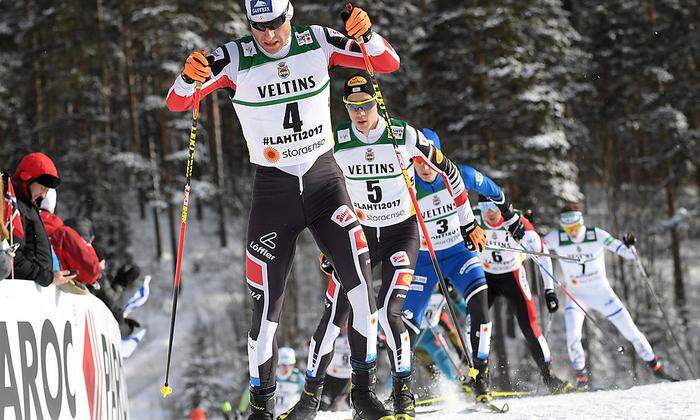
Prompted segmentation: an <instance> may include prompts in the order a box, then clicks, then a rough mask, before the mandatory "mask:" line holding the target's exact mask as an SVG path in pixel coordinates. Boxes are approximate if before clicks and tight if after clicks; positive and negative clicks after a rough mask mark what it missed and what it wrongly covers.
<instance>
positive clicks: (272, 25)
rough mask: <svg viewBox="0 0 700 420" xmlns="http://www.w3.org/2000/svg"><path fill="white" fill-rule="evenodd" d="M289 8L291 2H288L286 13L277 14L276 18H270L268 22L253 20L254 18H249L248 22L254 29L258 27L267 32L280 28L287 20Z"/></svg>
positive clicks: (259, 29)
mask: <svg viewBox="0 0 700 420" xmlns="http://www.w3.org/2000/svg"><path fill="white" fill-rule="evenodd" d="M288 10H289V4H287V9H285V11H284V13H282V14H281V15H279V16H277V17H276V18H274V19H272V20H269V21H267V22H253V21H252V20H250V19H248V22H249V23H250V26H251V27H252V28H253V29H257V30H258V31H261V32H265V31H266V30H268V29H271V30H273V31H274V30H275V29H277V28H279V27H280V26H282V25H284V22H286V21H287V11H288Z"/></svg>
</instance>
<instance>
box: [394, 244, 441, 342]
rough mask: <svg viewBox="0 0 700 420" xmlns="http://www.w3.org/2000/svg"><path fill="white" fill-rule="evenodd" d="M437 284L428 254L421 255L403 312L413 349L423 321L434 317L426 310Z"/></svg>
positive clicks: (419, 255) (422, 253)
mask: <svg viewBox="0 0 700 420" xmlns="http://www.w3.org/2000/svg"><path fill="white" fill-rule="evenodd" d="M437 282H438V279H437V275H436V274H435V270H434V269H433V265H432V263H431V262H430V257H429V256H428V253H427V252H421V253H419V254H418V262H417V263H416V268H415V271H414V273H413V281H411V286H410V287H409V290H408V293H407V294H406V300H405V301H404V303H403V312H402V314H403V321H404V324H406V329H407V330H408V332H409V334H410V335H411V343H412V344H411V348H413V345H414V344H416V338H417V337H418V336H419V335H420V333H421V329H422V325H423V319H424V318H425V317H426V316H429V317H431V316H432V315H434V314H432V313H430V314H426V309H427V308H428V304H429V303H430V297H431V296H432V295H433V292H434V291H435V285H437ZM426 334H428V333H426Z"/></svg>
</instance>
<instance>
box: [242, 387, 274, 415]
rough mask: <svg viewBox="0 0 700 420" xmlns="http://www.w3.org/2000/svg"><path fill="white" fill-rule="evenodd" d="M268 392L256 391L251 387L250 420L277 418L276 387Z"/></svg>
mask: <svg viewBox="0 0 700 420" xmlns="http://www.w3.org/2000/svg"><path fill="white" fill-rule="evenodd" d="M265 391H267V392H260V391H257V392H256V391H255V390H254V389H253V387H250V415H249V416H248V420H273V419H274V418H275V387H271V388H268V389H266V390H265Z"/></svg>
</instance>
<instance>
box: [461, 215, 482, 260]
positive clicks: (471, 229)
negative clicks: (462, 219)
mask: <svg viewBox="0 0 700 420" xmlns="http://www.w3.org/2000/svg"><path fill="white" fill-rule="evenodd" d="M460 230H461V232H462V238H463V239H464V244H465V245H466V246H467V249H468V250H470V251H479V252H481V251H483V250H484V249H485V248H486V234H485V233H484V230H483V229H482V228H481V227H480V226H479V225H477V224H476V222H475V221H474V222H471V223H469V224H468V225H466V226H461V227H460Z"/></svg>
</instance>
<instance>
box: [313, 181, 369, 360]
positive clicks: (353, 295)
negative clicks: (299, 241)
mask: <svg viewBox="0 0 700 420" xmlns="http://www.w3.org/2000/svg"><path fill="white" fill-rule="evenodd" d="M331 181H332V180H331ZM329 182H330V181H329ZM343 196H344V197H343ZM343 198H345V200H343ZM326 199H327V200H329V201H330V197H327V198H326ZM333 202H334V204H335V210H332V211H330V212H328V213H329V214H327V215H326V216H325V217H319V218H317V219H316V220H315V221H314V222H313V223H312V224H311V226H310V227H309V229H310V230H311V233H312V234H313V235H314V237H315V239H316V242H317V244H318V245H319V248H321V250H322V251H323V252H324V253H325V254H326V257H328V259H329V260H330V261H331V262H332V263H333V269H334V273H335V275H336V278H337V279H338V280H339V281H340V283H341V285H342V288H343V290H344V291H345V293H346V296H347V299H348V301H349V303H350V307H351V313H350V317H349V325H348V327H349V329H348V340H349V342H350V350H351V354H352V359H353V360H354V361H358V362H361V363H371V362H374V361H375V359H376V357H377V313H376V306H375V300H374V295H373V293H372V291H371V283H372V272H371V268H370V260H369V248H368V246H367V239H366V237H365V234H364V232H363V230H362V226H360V224H359V222H358V220H357V216H355V213H354V212H353V211H352V210H351V208H350V206H349V203H350V199H349V197H347V192H345V188H344V185H343V187H342V190H341V189H340V187H339V188H338V189H337V190H336V197H335V200H333V201H331V205H333V204H332V203H333ZM345 203H348V204H345Z"/></svg>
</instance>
